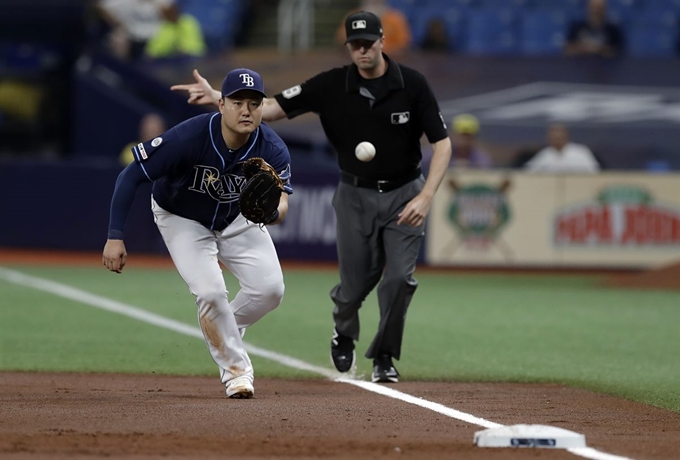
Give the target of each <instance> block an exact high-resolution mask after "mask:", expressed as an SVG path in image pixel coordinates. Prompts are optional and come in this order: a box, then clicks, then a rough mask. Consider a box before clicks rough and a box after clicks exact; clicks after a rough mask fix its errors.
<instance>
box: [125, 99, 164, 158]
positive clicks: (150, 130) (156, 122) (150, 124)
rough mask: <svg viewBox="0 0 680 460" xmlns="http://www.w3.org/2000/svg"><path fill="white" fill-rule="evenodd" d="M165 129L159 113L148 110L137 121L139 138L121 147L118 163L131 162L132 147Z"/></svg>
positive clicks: (158, 134)
mask: <svg viewBox="0 0 680 460" xmlns="http://www.w3.org/2000/svg"><path fill="white" fill-rule="evenodd" d="M167 130H168V127H167V125H166V123H165V120H164V119H163V117H161V116H160V115H159V114H157V113H153V112H149V113H147V114H146V115H144V116H143V117H142V119H141V120H140V121H139V138H138V139H137V140H136V141H134V142H130V143H129V144H127V145H126V146H125V147H123V150H122V151H121V152H120V156H119V157H118V160H119V161H120V164H121V165H123V166H127V165H129V164H130V163H132V161H133V160H134V157H133V156H132V147H134V146H135V145H137V144H138V143H140V142H146V141H148V140H151V139H153V138H155V137H158V136H160V135H161V134H163V133H164V132H166V131H167Z"/></svg>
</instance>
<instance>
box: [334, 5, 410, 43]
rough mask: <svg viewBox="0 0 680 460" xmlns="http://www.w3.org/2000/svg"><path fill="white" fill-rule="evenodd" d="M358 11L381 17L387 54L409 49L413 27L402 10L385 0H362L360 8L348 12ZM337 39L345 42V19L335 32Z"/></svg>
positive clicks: (338, 41)
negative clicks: (391, 5)
mask: <svg viewBox="0 0 680 460" xmlns="http://www.w3.org/2000/svg"><path fill="white" fill-rule="evenodd" d="M357 11H368V12H371V13H373V14H375V15H376V16H378V17H379V18H380V21H381V22H382V27H383V36H384V37H385V42H384V45H383V52H385V53H387V54H397V53H399V52H400V51H404V50H407V49H408V48H409V47H410V46H411V40H412V38H411V27H410V26H409V24H408V20H407V19H406V16H405V15H404V13H402V12H401V11H399V10H397V9H394V8H391V7H390V6H388V5H387V3H386V1H385V0H362V2H361V5H360V6H359V8H355V9H353V10H351V11H349V12H348V13H347V16H349V15H350V14H352V13H356V12H357ZM335 41H336V42H337V43H338V44H340V45H343V46H344V44H345V19H344V18H343V20H342V22H341V23H340V25H339V26H338V30H337V32H336V34H335Z"/></svg>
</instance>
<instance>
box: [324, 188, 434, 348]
mask: <svg viewBox="0 0 680 460" xmlns="http://www.w3.org/2000/svg"><path fill="white" fill-rule="evenodd" d="M424 184H425V179H424V178H423V177H422V176H421V177H419V178H418V179H416V180H414V181H411V182H409V183H407V184H406V185H403V186H402V187H400V188H398V189H395V190H392V191H390V192H378V191H377V190H371V189H367V188H359V187H354V186H353V185H349V184H346V183H344V182H340V183H339V184H338V188H337V190H336V191H335V195H334V196H333V207H334V208H335V214H336V217H337V249H338V261H339V265H340V284H338V285H337V286H335V287H334V288H333V289H332V290H331V298H332V299H333V302H335V308H334V309H333V319H334V321H335V329H336V330H337V331H338V333H339V334H342V335H346V336H349V337H352V338H353V339H354V340H359V308H361V304H362V302H363V301H364V299H365V298H366V296H367V295H368V294H369V293H370V292H371V291H372V290H373V288H374V287H375V286H376V285H377V284H378V282H380V286H379V287H378V304H379V305H380V325H379V326H378V333H377V334H376V335H375V338H374V339H373V342H372V343H371V346H370V347H369V348H368V350H367V351H366V357H367V358H377V357H378V356H380V355H383V354H388V355H390V356H392V357H394V358H396V359H399V357H400V355H401V343H402V340H403V337H404V324H405V322H406V311H407V310H408V306H409V304H410V303H411V299H412V298H413V293H414V292H415V290H416V287H417V286H418V282H417V281H416V280H415V279H414V278H413V276H412V275H413V272H414V271H415V267H416V260H417V258H418V253H419V251H420V245H421V244H422V241H423V235H424V229H425V224H422V225H420V226H418V227H412V226H410V225H408V224H402V225H397V220H398V219H399V217H398V214H399V212H400V211H401V210H402V209H404V206H406V204H407V203H408V202H409V201H410V200H411V199H413V198H414V197H415V196H416V195H418V193H420V191H421V190H422V189H423V185H424ZM381 278H382V280H381Z"/></svg>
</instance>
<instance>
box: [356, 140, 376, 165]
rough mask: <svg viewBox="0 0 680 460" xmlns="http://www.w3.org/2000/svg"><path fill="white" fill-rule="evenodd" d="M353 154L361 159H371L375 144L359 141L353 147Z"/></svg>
mask: <svg viewBox="0 0 680 460" xmlns="http://www.w3.org/2000/svg"><path fill="white" fill-rule="evenodd" d="M354 154H355V155H356V156H357V158H358V159H360V160H361V161H371V160H372V159H373V157H374V156H375V146H374V145H373V144H371V143H370V142H365V141H364V142H359V143H358V144H357V147H356V148H355V149H354Z"/></svg>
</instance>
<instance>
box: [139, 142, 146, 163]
mask: <svg viewBox="0 0 680 460" xmlns="http://www.w3.org/2000/svg"><path fill="white" fill-rule="evenodd" d="M137 149H138V150H139V156H140V157H142V160H146V159H148V158H149V155H147V154H146V149H145V148H144V144H142V143H141V142H140V143H139V144H137Z"/></svg>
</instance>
